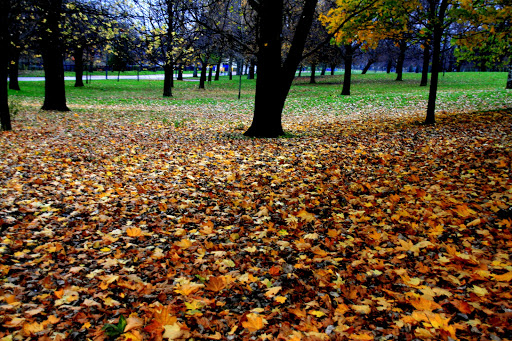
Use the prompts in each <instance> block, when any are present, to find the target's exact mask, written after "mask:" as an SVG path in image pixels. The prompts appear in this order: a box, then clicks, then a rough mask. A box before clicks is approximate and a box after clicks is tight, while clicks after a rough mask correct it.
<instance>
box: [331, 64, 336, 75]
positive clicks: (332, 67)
mask: <svg viewBox="0 0 512 341" xmlns="http://www.w3.org/2000/svg"><path fill="white" fill-rule="evenodd" d="M335 70H336V64H331V76H334V71H335Z"/></svg>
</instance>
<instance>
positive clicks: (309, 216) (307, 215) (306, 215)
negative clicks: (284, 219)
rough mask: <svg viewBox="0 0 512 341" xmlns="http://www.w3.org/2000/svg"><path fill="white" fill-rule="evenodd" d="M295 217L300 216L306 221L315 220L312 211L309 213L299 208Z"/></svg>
mask: <svg viewBox="0 0 512 341" xmlns="http://www.w3.org/2000/svg"><path fill="white" fill-rule="evenodd" d="M297 217H299V218H301V219H302V220H304V221H306V222H308V223H310V222H312V221H313V220H315V215H314V214H313V213H309V212H308V211H306V210H305V209H302V210H300V211H299V212H298V213H297Z"/></svg>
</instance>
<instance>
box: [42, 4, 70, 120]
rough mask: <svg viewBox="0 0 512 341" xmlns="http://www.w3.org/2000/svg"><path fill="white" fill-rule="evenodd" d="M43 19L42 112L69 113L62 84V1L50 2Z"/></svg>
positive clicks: (63, 84)
mask: <svg viewBox="0 0 512 341" xmlns="http://www.w3.org/2000/svg"><path fill="white" fill-rule="evenodd" d="M47 4H48V5H47V6H48V8H45V10H47V12H46V17H45V20H46V22H45V24H46V25H45V27H46V29H45V33H44V37H43V43H42V44H43V45H42V51H41V52H42V53H41V55H42V57H43V66H44V77H45V84H44V90H45V91H44V103H43V107H42V108H41V109H42V110H57V111H69V108H68V107H67V105H66V88H65V83H64V65H63V60H64V58H63V53H62V41H61V40H62V38H61V34H60V27H59V24H60V19H61V12H62V0H50V1H48V2H47Z"/></svg>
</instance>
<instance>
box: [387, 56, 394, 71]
mask: <svg viewBox="0 0 512 341" xmlns="http://www.w3.org/2000/svg"><path fill="white" fill-rule="evenodd" d="M392 67H393V61H392V60H391V59H389V60H388V64H387V65H386V73H391V68H392Z"/></svg>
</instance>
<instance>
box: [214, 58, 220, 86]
mask: <svg viewBox="0 0 512 341" xmlns="http://www.w3.org/2000/svg"><path fill="white" fill-rule="evenodd" d="M221 64H222V55H221V56H220V57H219V60H218V61H217V66H216V68H215V78H214V79H213V80H216V81H218V80H219V79H220V66H221Z"/></svg>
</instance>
